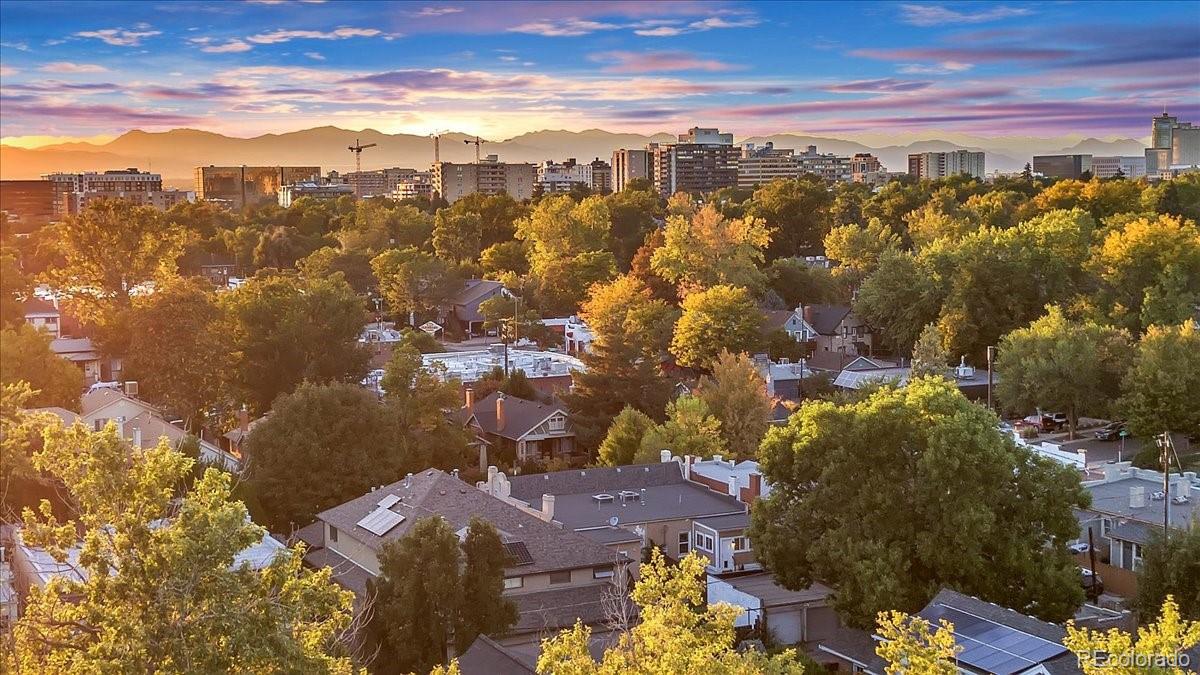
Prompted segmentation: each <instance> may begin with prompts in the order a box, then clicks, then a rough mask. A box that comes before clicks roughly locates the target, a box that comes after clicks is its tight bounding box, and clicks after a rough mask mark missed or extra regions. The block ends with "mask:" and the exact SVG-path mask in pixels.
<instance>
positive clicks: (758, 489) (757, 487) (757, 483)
mask: <svg viewBox="0 0 1200 675" xmlns="http://www.w3.org/2000/svg"><path fill="white" fill-rule="evenodd" d="M761 496H762V474H761V473H752V474H750V487H749V488H747V489H746V499H744V500H743V501H745V502H746V503H747V504H753V503H754V500H755V499H758V498H759V497H761Z"/></svg>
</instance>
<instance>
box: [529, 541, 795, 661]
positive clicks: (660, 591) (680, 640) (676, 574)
mask: <svg viewBox="0 0 1200 675" xmlns="http://www.w3.org/2000/svg"><path fill="white" fill-rule="evenodd" d="M633 601H634V602H635V603H637V605H638V607H639V608H640V618H641V620H640V622H639V623H638V624H637V625H636V626H634V627H632V628H630V629H629V630H628V631H627V632H625V633H623V634H621V635H620V637H619V638H618V640H617V643H616V644H615V645H613V646H612V647H610V648H609V649H608V650H607V651H605V652H604V655H603V657H601V658H600V659H599V660H598V661H597V660H595V659H593V658H592V656H591V654H590V653H589V652H588V641H589V639H590V638H591V629H590V628H588V627H586V626H584V625H583V624H582V623H581V622H577V623H576V624H575V627H574V628H572V629H570V630H566V631H563V632H562V633H559V634H558V635H557V636H555V637H552V638H547V639H546V640H543V641H542V654H541V656H540V657H539V658H538V666H537V668H538V672H539V673H546V674H551V673H552V674H553V675H618V674H620V675H674V674H676V673H698V672H704V673H709V674H713V673H719V674H721V675H749V674H750V673H778V674H784V673H793V674H795V675H799V674H800V673H803V672H805V667H804V665H803V664H802V663H801V662H800V661H799V660H797V658H796V655H795V652H793V651H792V650H788V651H785V652H783V653H781V654H777V655H775V656H770V657H768V656H767V655H765V654H762V653H760V652H753V651H750V652H745V653H739V652H738V651H737V650H736V649H735V645H734V631H733V622H734V619H735V618H736V617H737V615H738V609H737V608H736V607H733V606H732V605H727V604H724V603H721V604H717V605H706V604H705V600H704V558H702V557H700V556H698V555H696V554H695V553H692V554H689V555H688V556H687V557H686V558H684V559H683V560H681V561H680V562H679V564H678V566H673V565H670V564H668V563H667V561H666V559H665V558H663V556H662V554H661V553H659V552H658V551H657V550H655V551H654V553H653V554H652V556H651V559H650V562H649V563H648V564H645V565H642V567H641V571H640V578H639V579H638V582H637V585H636V586H635V587H634V589H633Z"/></svg>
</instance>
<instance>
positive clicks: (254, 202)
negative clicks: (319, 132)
mask: <svg viewBox="0 0 1200 675" xmlns="http://www.w3.org/2000/svg"><path fill="white" fill-rule="evenodd" d="M320 177H321V167H319V166H211V165H210V166H198V167H196V170H195V173H194V179H195V186H196V199H199V200H202V201H209V202H215V203H218V204H223V205H225V206H227V207H229V208H232V209H235V210H241V209H242V208H245V207H248V206H250V207H253V206H262V205H263V204H267V203H270V202H274V201H277V200H278V199H279V189H280V188H282V187H283V186H284V185H295V184H296V183H303V182H317V181H318V180H320Z"/></svg>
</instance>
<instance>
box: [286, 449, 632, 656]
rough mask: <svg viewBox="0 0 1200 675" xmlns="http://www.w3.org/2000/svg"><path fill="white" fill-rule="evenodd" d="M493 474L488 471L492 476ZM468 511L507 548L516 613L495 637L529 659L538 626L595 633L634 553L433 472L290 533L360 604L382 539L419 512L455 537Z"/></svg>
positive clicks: (398, 534)
mask: <svg viewBox="0 0 1200 675" xmlns="http://www.w3.org/2000/svg"><path fill="white" fill-rule="evenodd" d="M497 473H498V472H496V471H495V469H494V468H492V469H491V474H492V480H495V477H496V475H497ZM476 516H477V517H479V518H482V519H484V520H486V521H487V522H489V523H491V524H492V526H493V527H495V528H496V531H497V532H498V533H499V535H500V538H501V540H502V541H503V543H504V547H505V549H506V550H507V551H508V553H509V556H510V562H509V564H508V565H507V566H506V567H505V572H504V575H505V579H504V594H505V595H506V596H509V597H510V598H511V599H512V600H513V602H514V604H516V606H517V610H518V612H519V614H520V618H519V619H518V622H517V625H516V626H514V627H513V629H512V630H511V631H509V632H508V633H507V634H505V635H503V636H500V637H497V638H496V640H497V642H499V643H500V644H502V645H504V646H505V647H508V648H510V649H513V650H517V651H519V652H521V653H524V654H533V655H534V657H536V653H537V649H538V642H539V640H540V637H541V635H542V634H543V632H544V631H548V630H550V631H556V630H561V629H563V628H569V627H570V626H572V625H574V624H575V621H576V620H577V619H578V620H582V621H583V622H584V623H585V624H587V625H591V626H594V627H596V628H597V631H598V632H602V631H603V628H602V627H601V624H602V623H603V619H604V611H603V602H604V597H605V595H606V594H608V593H612V592H613V590H612V589H613V588H614V585H613V584H612V579H613V577H614V575H615V574H616V573H617V570H618V569H620V566H621V565H624V564H625V563H629V564H631V565H636V561H637V559H636V558H634V559H629V558H626V557H624V556H621V555H619V554H618V553H617V552H616V551H614V550H612V549H610V548H608V547H606V546H604V545H602V544H599V543H597V542H595V541H593V540H591V539H589V538H587V537H584V536H583V535H581V534H578V533H576V532H574V531H572V530H569V529H564V528H562V527H560V526H558V525H556V524H554V523H551V522H548V521H547V520H545V519H543V518H542V517H541V515H540V514H538V513H536V512H534V511H532V510H531V509H528V508H520V507H519V506H516V505H514V504H513V503H511V502H508V501H505V500H502V499H497V498H495V497H493V496H492V495H490V494H488V493H486V492H484V491H483V490H480V489H477V488H476V487H474V486H471V485H468V484H467V483H465V482H463V481H462V480H460V479H459V478H458V476H456V475H450V474H447V473H444V472H442V471H439V470H437V469H429V470H427V471H422V472H420V473H417V474H409V475H408V476H407V477H405V478H404V479H402V480H399V481H396V482H395V483H392V484H390V485H384V486H381V487H379V488H377V489H374V490H372V491H371V492H368V493H366V494H364V495H362V496H361V497H357V498H355V499H352V500H350V501H348V502H345V503H344V504H340V505H338V506H335V507H333V508H330V509H326V510H325V511H322V512H321V513H319V514H317V520H316V522H314V523H313V524H311V525H309V526H307V527H304V528H302V529H301V530H300V531H299V532H298V533H297V535H298V536H299V537H300V538H301V539H302V540H304V541H305V542H307V543H308V544H309V546H310V551H309V553H308V554H307V555H306V557H305V561H306V563H307V564H309V565H311V566H313V567H318V568H320V567H330V568H332V570H333V576H334V579H335V580H337V581H338V582H339V583H341V584H342V585H344V586H346V587H347V588H350V589H351V590H353V591H354V592H355V594H356V596H358V598H359V600H360V601H361V600H363V599H364V598H365V596H366V592H367V584H366V582H367V581H368V580H369V579H371V578H372V577H376V576H378V575H379V574H380V566H379V552H380V550H381V549H382V548H383V546H384V545H385V544H388V543H390V542H395V541H397V540H400V539H402V538H403V537H404V536H405V535H406V534H408V532H409V531H410V529H411V528H412V527H413V525H414V524H415V523H416V522H418V521H420V520H421V519H423V518H429V517H440V518H442V519H444V520H445V521H446V522H447V523H448V524H449V525H450V527H452V528H453V529H454V530H455V531H456V532H458V533H459V536H460V537H462V536H465V533H466V528H467V526H468V524H469V523H470V520H471V518H472V517H476Z"/></svg>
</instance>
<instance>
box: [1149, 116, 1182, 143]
mask: <svg viewBox="0 0 1200 675" xmlns="http://www.w3.org/2000/svg"><path fill="white" fill-rule="evenodd" d="M1177 124H1179V118H1178V117H1175V116H1173V115H1168V114H1167V111H1166V110H1164V111H1163V114H1161V115H1158V116H1156V117H1155V118H1154V119H1153V120H1152V121H1151V122H1150V147H1152V148H1169V147H1171V131H1172V129H1173V128H1174V127H1175V125H1177Z"/></svg>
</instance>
